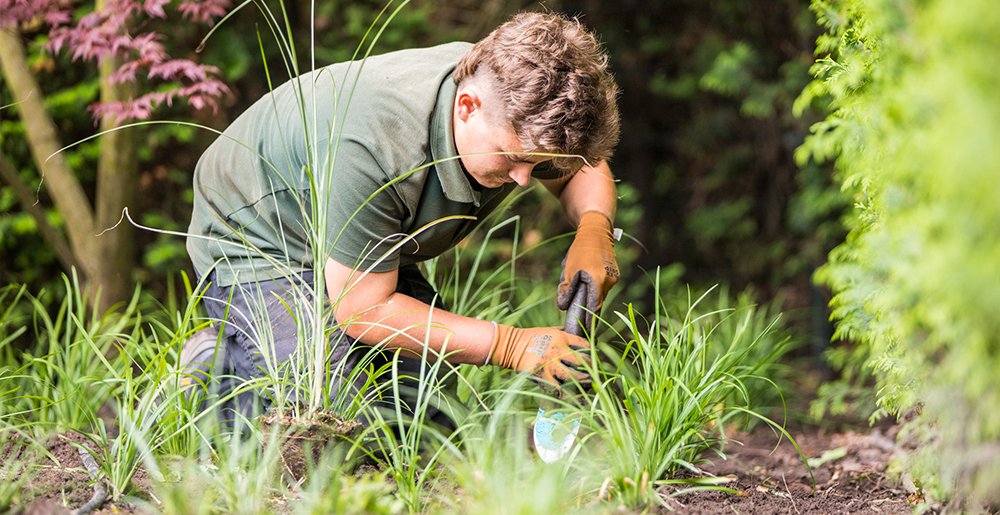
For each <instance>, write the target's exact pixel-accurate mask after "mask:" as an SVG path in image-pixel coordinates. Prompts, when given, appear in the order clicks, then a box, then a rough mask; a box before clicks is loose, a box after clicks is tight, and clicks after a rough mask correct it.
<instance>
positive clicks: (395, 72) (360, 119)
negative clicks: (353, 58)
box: [343, 43, 471, 175]
mask: <svg viewBox="0 0 1000 515" xmlns="http://www.w3.org/2000/svg"><path fill="white" fill-rule="evenodd" d="M469 48H471V44H469V43H448V44H444V45H438V46H435V47H429V48H418V49H409V50H400V51H396V52H391V53H388V54H383V55H380V56H375V57H371V58H369V59H368V60H366V61H363V62H356V63H354V64H355V65H356V66H357V67H358V71H357V72H356V73H354V74H352V73H350V72H348V74H347V80H348V84H347V86H348V87H349V88H352V89H353V96H352V97H351V98H350V99H349V100H348V102H349V105H348V107H347V109H346V113H344V114H345V116H344V117H343V121H344V134H349V135H351V136H352V137H354V138H356V139H358V140H359V142H361V143H363V144H364V145H365V146H367V147H369V148H370V150H371V151H372V154H373V155H374V156H376V158H377V159H379V160H380V161H384V162H383V163H382V164H383V169H384V170H385V171H386V172H388V173H389V174H391V175H398V174H400V173H404V172H406V171H407V170H409V169H410V168H411V167H413V166H416V165H419V164H421V163H423V162H425V161H426V157H427V155H428V153H429V149H428V144H429V140H430V131H431V119H432V116H433V114H434V112H435V109H436V108H438V93H439V91H440V89H441V86H442V84H443V83H444V81H446V80H451V73H452V71H453V70H454V69H455V65H456V64H458V61H459V59H461V58H462V56H464V55H465V54H466V53H467V52H468V50H469ZM352 75H353V77H352ZM352 79H353V80H355V81H356V82H354V83H353V84H352V83H351V82H352Z"/></svg>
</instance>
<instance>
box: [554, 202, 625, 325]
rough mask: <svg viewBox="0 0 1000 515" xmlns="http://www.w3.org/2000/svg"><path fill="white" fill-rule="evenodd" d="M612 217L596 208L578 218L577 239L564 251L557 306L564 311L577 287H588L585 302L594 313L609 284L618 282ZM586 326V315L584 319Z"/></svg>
mask: <svg viewBox="0 0 1000 515" xmlns="http://www.w3.org/2000/svg"><path fill="white" fill-rule="evenodd" d="M614 241H615V240H614V236H613V232H612V229H611V220H608V217H607V216H604V214H603V213H600V212H598V211H587V212H586V213H584V214H583V215H582V216H581V217H580V225H579V226H578V227H577V229H576V238H574V239H573V244H572V245H570V247H569V252H567V253H566V262H565V265H564V267H563V273H562V279H561V281H562V282H560V283H559V292H558V295H556V305H558V306H559V309H562V310H567V309H569V307H570V303H571V302H573V296H574V294H575V292H576V291H577V288H586V289H587V295H586V299H587V305H586V306H585V307H586V308H587V309H588V310H590V311H591V312H597V310H598V309H600V307H601V305H602V304H604V297H605V296H607V294H608V291H610V290H611V287H612V286H614V285H615V283H617V282H618V275H619V272H618V259H617V258H615V246H614ZM584 325H585V326H589V325H590V324H589V316H588V317H587V320H586V321H585V324H584Z"/></svg>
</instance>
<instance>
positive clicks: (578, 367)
mask: <svg viewBox="0 0 1000 515" xmlns="http://www.w3.org/2000/svg"><path fill="white" fill-rule="evenodd" d="M496 328H497V330H496V336H495V337H494V339H493V349H492V350H491V351H490V352H491V354H490V363H492V364H494V365H497V366H501V367H505V368H510V369H513V370H516V371H518V372H531V373H532V374H535V375H536V376H538V377H539V378H541V379H543V380H545V381H547V382H549V383H551V384H552V385H554V386H556V387H559V386H561V385H562V384H563V383H566V382H569V381H571V380H573V379H575V380H576V381H579V382H585V381H589V380H590V376H589V375H588V374H587V373H586V372H585V369H584V368H583V367H584V366H585V365H586V364H587V363H589V362H590V359H589V357H588V356H587V353H586V351H587V349H589V348H590V342H588V341H587V340H585V339H583V338H580V337H579V336H574V335H572V334H569V333H567V332H565V331H563V330H561V329H559V328H558V327H533V328H525V329H518V328H516V327H511V326H509V325H503V324H497V326H496Z"/></svg>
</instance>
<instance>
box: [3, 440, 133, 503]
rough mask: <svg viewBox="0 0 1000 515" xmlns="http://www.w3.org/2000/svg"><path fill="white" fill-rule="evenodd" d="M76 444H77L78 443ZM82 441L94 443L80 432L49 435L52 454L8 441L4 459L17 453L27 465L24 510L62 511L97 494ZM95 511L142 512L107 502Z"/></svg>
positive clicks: (48, 444) (47, 445)
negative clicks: (88, 471) (81, 447)
mask: <svg viewBox="0 0 1000 515" xmlns="http://www.w3.org/2000/svg"><path fill="white" fill-rule="evenodd" d="M74 444H75V445H74ZM77 445H82V446H84V447H86V448H88V449H91V450H93V448H94V443H93V442H91V441H89V440H87V439H86V438H85V437H83V436H81V435H80V434H77V433H62V434H59V435H55V436H52V437H49V438H48V440H47V441H46V442H45V444H44V447H45V449H46V451H48V453H49V454H50V455H51V456H48V455H46V454H45V453H43V452H40V451H38V450H35V449H31V448H28V447H25V446H23V445H21V444H20V443H16V442H15V443H10V442H8V443H7V444H5V445H4V449H3V452H2V454H3V455H4V459H7V458H9V457H14V456H16V457H17V459H19V460H20V461H21V462H22V463H24V464H25V467H24V468H23V469H22V471H21V473H22V474H26V475H27V478H26V479H25V482H24V484H23V485H22V491H23V492H25V493H26V495H27V496H26V497H25V498H23V499H22V513H24V514H26V515H27V514H31V515H35V514H62V513H69V512H70V511H71V510H73V509H76V508H79V507H81V506H83V505H84V504H86V503H87V502H88V501H89V500H90V498H91V496H93V494H94V489H93V487H92V486H91V484H90V480H91V479H90V475H89V474H88V473H87V469H86V468H85V466H84V464H83V459H82V458H81V457H80V451H79V447H77ZM93 513H97V514H105V513H139V511H138V510H137V508H136V507H135V506H133V505H131V504H127V503H111V502H105V504H104V505H103V506H101V508H100V509H99V510H97V511H95V512H93Z"/></svg>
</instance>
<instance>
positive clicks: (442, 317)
mask: <svg viewBox="0 0 1000 515" xmlns="http://www.w3.org/2000/svg"><path fill="white" fill-rule="evenodd" d="M342 323H344V324H345V326H346V327H345V329H346V332H347V335H348V336H350V337H352V338H355V339H357V340H358V341H360V342H361V343H364V344H367V345H373V346H374V345H378V346H382V347H385V348H388V349H406V350H408V351H410V352H412V353H413V354H415V355H416V356H421V355H422V353H423V351H424V346H425V345H426V346H427V347H428V355H429V356H431V357H437V356H440V355H441V353H442V352H444V353H445V355H446V359H447V361H448V362H449V363H454V364H463V363H468V364H474V365H482V364H483V363H485V362H486V360H487V356H488V355H489V351H490V348H491V346H492V344H493V336H494V335H493V331H494V330H493V324H492V323H491V322H488V321H484V320H477V319H474V318H469V317H463V316H459V315H456V314H454V313H450V312H448V311H445V310H443V309H439V308H432V307H431V306H429V305H427V304H425V303H423V302H421V301H419V300H417V299H415V298H413V297H410V296H408V295H404V294H402V293H393V294H392V295H390V296H389V298H388V299H387V300H386V301H385V302H383V303H379V304H377V305H374V306H372V307H371V308H369V309H367V310H364V311H361V312H359V313H358V314H356V315H355V316H354V317H352V318H350V319H348V320H342Z"/></svg>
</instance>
